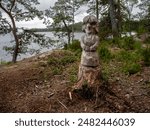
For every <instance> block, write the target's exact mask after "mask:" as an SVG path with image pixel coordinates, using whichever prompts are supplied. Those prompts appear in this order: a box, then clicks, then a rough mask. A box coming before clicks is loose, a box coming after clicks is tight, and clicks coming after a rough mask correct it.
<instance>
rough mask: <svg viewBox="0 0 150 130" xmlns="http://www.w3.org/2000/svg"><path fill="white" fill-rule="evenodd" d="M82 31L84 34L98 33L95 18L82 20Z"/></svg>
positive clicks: (87, 17) (90, 17)
mask: <svg viewBox="0 0 150 130" xmlns="http://www.w3.org/2000/svg"><path fill="white" fill-rule="evenodd" d="M83 31H84V32H85V33H86V34H97V33H98V21H97V19H96V17H95V16H92V15H89V16H86V17H85V18H84V19H83Z"/></svg>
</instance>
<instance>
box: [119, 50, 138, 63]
mask: <svg viewBox="0 0 150 130" xmlns="http://www.w3.org/2000/svg"><path fill="white" fill-rule="evenodd" d="M116 59H117V60H119V61H122V62H129V61H132V62H138V61H140V59H141V54H140V53H139V52H138V51H132V52H130V51H125V50H123V51H120V52H119V53H117V54H116Z"/></svg>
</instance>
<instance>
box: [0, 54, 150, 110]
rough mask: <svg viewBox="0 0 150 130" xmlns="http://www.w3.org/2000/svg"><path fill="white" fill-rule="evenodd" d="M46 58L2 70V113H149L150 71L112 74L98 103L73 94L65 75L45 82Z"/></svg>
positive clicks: (50, 78)
mask: <svg viewBox="0 0 150 130" xmlns="http://www.w3.org/2000/svg"><path fill="white" fill-rule="evenodd" d="M45 57H46V56H44V58H43V57H42V56H40V57H33V58H29V59H25V60H23V61H21V62H18V63H16V64H12V65H5V66H0V112H7V113H10V112H31V113H36V112H41V113H43V112H46V113H47V112H54V113H55V112H73V113H74V112H100V113H102V112H150V67H142V70H141V71H140V72H139V73H137V74H134V75H131V76H125V75H121V74H120V73H115V74H112V75H111V77H112V79H111V78H110V80H109V81H102V86H101V88H102V89H101V90H100V91H99V96H98V98H97V99H96V98H95V96H91V93H90V92H89V91H86V92H71V84H70V83H69V81H67V80H66V74H65V73H62V74H61V75H53V76H51V75H50V76H49V77H46V78H44V76H45V72H46V71H47V69H48V68H47V65H46V58H45ZM41 59H42V61H41ZM74 64H77V65H78V62H76V63H74ZM46 76H47V75H46ZM70 92H71V95H72V96H71V97H72V99H71V97H70V96H69V93H70Z"/></svg>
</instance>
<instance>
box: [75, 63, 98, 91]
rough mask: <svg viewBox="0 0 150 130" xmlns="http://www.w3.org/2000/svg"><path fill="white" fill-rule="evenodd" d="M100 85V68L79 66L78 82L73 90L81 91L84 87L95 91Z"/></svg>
mask: <svg viewBox="0 0 150 130" xmlns="http://www.w3.org/2000/svg"><path fill="white" fill-rule="evenodd" d="M99 85H100V67H86V66H82V65H80V66H79V73H78V82H77V84H76V85H74V86H73V90H77V89H82V88H83V87H84V86H87V87H88V88H92V89H96V88H97V87H98V86H99Z"/></svg>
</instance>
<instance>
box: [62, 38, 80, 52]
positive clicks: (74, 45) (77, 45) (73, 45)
mask: <svg viewBox="0 0 150 130" xmlns="http://www.w3.org/2000/svg"><path fill="white" fill-rule="evenodd" d="M64 49H68V50H71V51H74V52H75V51H77V50H80V51H82V49H81V46H80V41H79V40H73V41H72V43H71V44H68V45H67V47H65V48H64Z"/></svg>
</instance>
